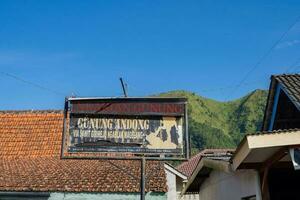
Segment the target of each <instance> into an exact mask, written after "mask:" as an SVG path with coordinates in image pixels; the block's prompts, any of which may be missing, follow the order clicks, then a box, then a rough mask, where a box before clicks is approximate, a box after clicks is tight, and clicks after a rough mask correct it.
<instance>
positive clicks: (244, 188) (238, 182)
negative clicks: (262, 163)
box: [199, 170, 260, 200]
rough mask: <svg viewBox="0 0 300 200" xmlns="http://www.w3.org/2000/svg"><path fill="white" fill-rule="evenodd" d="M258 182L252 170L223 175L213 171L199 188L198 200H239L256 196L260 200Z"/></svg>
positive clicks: (223, 173) (255, 173)
mask: <svg viewBox="0 0 300 200" xmlns="http://www.w3.org/2000/svg"><path fill="white" fill-rule="evenodd" d="M257 185H259V180H258V175H257V172H256V171H254V170H238V171H235V172H233V173H225V172H221V171H216V170H213V171H212V172H211V173H210V175H209V178H207V179H206V180H205V181H204V183H203V184H202V186H201V187H200V192H199V199H200V200H241V199H242V198H243V197H247V196H251V195H257V200H260V197H259V196H260V191H259V187H257Z"/></svg>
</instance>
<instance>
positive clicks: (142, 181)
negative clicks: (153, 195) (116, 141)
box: [140, 156, 146, 200]
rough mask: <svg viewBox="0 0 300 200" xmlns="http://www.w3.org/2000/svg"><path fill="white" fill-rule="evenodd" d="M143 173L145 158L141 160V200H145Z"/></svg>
mask: <svg viewBox="0 0 300 200" xmlns="http://www.w3.org/2000/svg"><path fill="white" fill-rule="evenodd" d="M145 171H146V158H145V156H143V157H142V159H141V184H140V187H141V200H145V196H146V192H145V189H146V187H145V182H146V181H145Z"/></svg>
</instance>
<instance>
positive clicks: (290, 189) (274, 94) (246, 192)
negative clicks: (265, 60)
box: [182, 74, 300, 200]
mask: <svg viewBox="0 0 300 200" xmlns="http://www.w3.org/2000/svg"><path fill="white" fill-rule="evenodd" d="M298 148H300V75H299V74H293V75H286V74H284V75H277V76H272V77H271V84H270V89H269V95H268V100H267V105H266V109H265V115H264V120H263V126H262V130H261V131H260V132H257V133H252V134H246V135H245V136H244V138H243V140H242V141H241V142H240V144H239V145H238V147H237V149H236V150H235V151H234V153H233V154H232V155H230V158H228V159H219V160H216V159H215V158H214V157H204V156H200V158H199V161H198V162H197V165H196V166H194V167H193V168H192V173H191V175H190V176H189V179H188V182H187V183H186V187H185V188H184V189H183V191H182V196H183V195H184V194H186V193H187V192H189V191H198V193H199V199H200V200H218V199H222V200H224V199H225V200H261V199H262V200H269V199H272V200H279V199H285V200H286V199H298V198H299V197H298V196H299V195H298V180H299V178H300V171H297V170H295V167H294V165H295V163H294V161H293V162H292V158H293V157H294V154H292V152H293V151H297V150H298ZM206 151H209V150H206Z"/></svg>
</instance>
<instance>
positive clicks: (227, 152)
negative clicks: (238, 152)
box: [176, 149, 234, 177]
mask: <svg viewBox="0 0 300 200" xmlns="http://www.w3.org/2000/svg"><path fill="white" fill-rule="evenodd" d="M233 152H234V149H204V150H203V151H200V152H199V153H198V154H196V155H195V156H193V157H192V158H191V159H189V160H188V161H186V162H183V163H181V164H180V165H179V166H177V167H176V168H177V170H179V171H180V172H182V173H183V174H185V175H186V176H188V177H190V176H191V175H192V174H193V172H194V170H195V169H196V167H197V165H198V163H199V162H200V160H201V159H202V158H203V157H209V158H212V159H223V160H227V159H228V158H229V157H230V156H231V155H232V153H233Z"/></svg>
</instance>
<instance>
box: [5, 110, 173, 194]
mask: <svg viewBox="0 0 300 200" xmlns="http://www.w3.org/2000/svg"><path fill="white" fill-rule="evenodd" d="M62 128H63V113H62V111H34V112H31V111H24V112H5V111H2V112H0V158H1V159H0V191H68V192H139V176H140V171H139V168H140V161H125V160H87V159H86V160H70V159H67V160H62V159H60V154H61V140H62V132H63V130H62ZM146 176H148V180H147V183H146V189H147V191H154V192H166V191H167V186H166V177H165V172H164V167H163V164H162V163H161V162H155V161H151V162H150V161H147V166H146Z"/></svg>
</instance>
